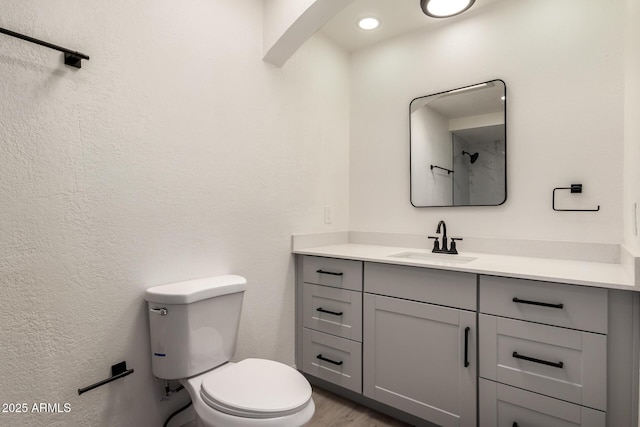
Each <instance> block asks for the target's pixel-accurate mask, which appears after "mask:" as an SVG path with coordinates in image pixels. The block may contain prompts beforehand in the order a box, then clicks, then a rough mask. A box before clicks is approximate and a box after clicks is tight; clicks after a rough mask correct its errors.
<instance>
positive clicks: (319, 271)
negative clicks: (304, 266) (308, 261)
mask: <svg viewBox="0 0 640 427" xmlns="http://www.w3.org/2000/svg"><path fill="white" fill-rule="evenodd" d="M316 273H320V274H330V275H332V276H342V275H344V273H334V272H333V271H324V270H316Z"/></svg>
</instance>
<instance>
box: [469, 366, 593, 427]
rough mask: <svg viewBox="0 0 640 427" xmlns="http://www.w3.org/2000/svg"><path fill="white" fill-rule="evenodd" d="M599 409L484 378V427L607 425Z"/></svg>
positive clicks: (481, 418)
mask: <svg viewBox="0 0 640 427" xmlns="http://www.w3.org/2000/svg"><path fill="white" fill-rule="evenodd" d="M605 418H606V414H605V413H604V412H601V411H596V410H595V409H591V408H586V407H584V406H578V405H574V404H572V403H569V402H564V401H562V400H557V399H553V398H551V397H547V396H542V395H540V394H536V393H531V392H530V391H526V390H521V389H519V388H515V387H509V386H508V385H504V384H499V383H496V382H493V381H488V380H485V379H483V378H481V379H480V427H528V426H540V427H542V426H544V427H605V425H606V421H605Z"/></svg>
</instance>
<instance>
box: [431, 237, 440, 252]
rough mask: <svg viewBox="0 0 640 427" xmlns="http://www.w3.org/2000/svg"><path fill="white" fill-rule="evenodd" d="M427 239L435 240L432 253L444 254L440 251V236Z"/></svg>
mask: <svg viewBox="0 0 640 427" xmlns="http://www.w3.org/2000/svg"><path fill="white" fill-rule="evenodd" d="M427 237H428V238H430V239H435V240H434V241H433V250H432V251H431V252H434V253H435V252H442V251H441V250H440V241H439V240H438V239H439V238H440V237H438V236H427Z"/></svg>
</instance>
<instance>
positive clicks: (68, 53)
mask: <svg viewBox="0 0 640 427" xmlns="http://www.w3.org/2000/svg"><path fill="white" fill-rule="evenodd" d="M0 33H2V34H6V35H8V36H11V37H15V38H18V39H20V40H24V41H28V42H31V43H35V44H39V45H40V46H44V47H48V48H49V49H53V50H57V51H59V52H63V53H64V63H65V64H66V65H69V66H70V67H75V68H82V63H81V61H82V60H83V59H86V60H87V61H88V60H89V55H85V54H84V53H81V52H76V51H73V50H71V49H67V48H66V47H61V46H57V45H55V44H52V43H49V42H45V41H42V40H38V39H34V38H33V37H29V36H25V35H24V34H20V33H16V32H15V31H11V30H7V29H6V28H0Z"/></svg>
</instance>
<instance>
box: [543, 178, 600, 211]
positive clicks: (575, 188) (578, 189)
mask: <svg viewBox="0 0 640 427" xmlns="http://www.w3.org/2000/svg"><path fill="white" fill-rule="evenodd" d="M556 190H569V191H571V194H579V193H582V184H571V187H556V188H554V189H553V195H552V202H551V207H552V208H553V210H554V211H559V212H598V211H599V210H600V205H598V207H597V208H596V209H556Z"/></svg>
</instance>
